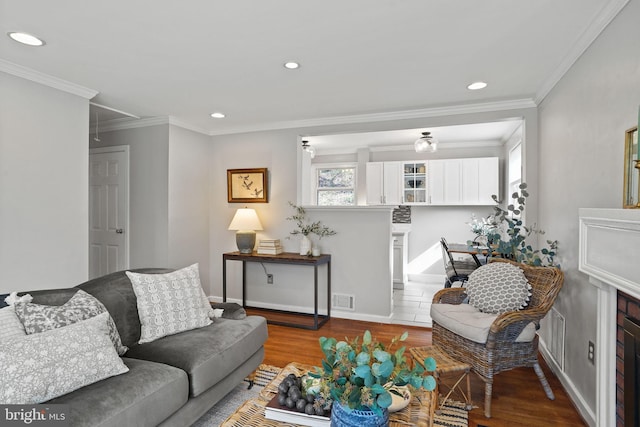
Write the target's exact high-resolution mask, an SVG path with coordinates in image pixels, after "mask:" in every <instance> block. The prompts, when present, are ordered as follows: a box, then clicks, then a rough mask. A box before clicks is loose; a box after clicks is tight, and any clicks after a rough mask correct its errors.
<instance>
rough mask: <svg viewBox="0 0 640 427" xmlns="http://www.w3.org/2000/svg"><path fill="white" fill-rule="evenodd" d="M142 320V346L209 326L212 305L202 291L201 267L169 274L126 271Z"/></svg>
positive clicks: (188, 268) (192, 266)
mask: <svg viewBox="0 0 640 427" xmlns="http://www.w3.org/2000/svg"><path fill="white" fill-rule="evenodd" d="M127 276H129V279H130V280H131V283H132V284H133V291H134V292H135V294H136V298H137V305H138V315H139V316H140V325H141V326H142V328H141V332H140V341H139V343H140V344H143V343H146V342H151V341H155V340H157V339H158V338H162V337H164V336H167V335H173V334H177V333H178V332H183V331H188V330H190V329H196V328H201V327H203V326H207V325H210V324H211V323H212V322H211V319H210V318H209V315H210V314H211V315H212V314H213V310H212V308H211V304H210V303H209V300H208V299H207V296H206V295H205V294H204V291H203V290H202V285H201V284H200V274H199V272H198V264H193V265H190V266H189V267H185V268H183V269H181V270H177V271H174V272H171V273H166V274H140V273H132V272H130V271H127Z"/></svg>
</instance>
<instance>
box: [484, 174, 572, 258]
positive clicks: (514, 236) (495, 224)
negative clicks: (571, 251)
mask: <svg viewBox="0 0 640 427" xmlns="http://www.w3.org/2000/svg"><path fill="white" fill-rule="evenodd" d="M491 197H492V198H493V200H494V201H495V202H496V205H495V206H494V208H493V209H494V213H493V214H492V215H490V216H489V217H488V218H487V220H486V221H485V223H487V224H490V226H489V227H488V230H487V231H486V239H487V242H488V244H489V245H491V247H492V248H493V251H494V252H498V253H499V254H500V255H502V256H503V257H505V258H510V259H513V260H515V261H518V262H522V263H524V264H529V265H534V266H554V267H560V265H559V264H557V263H556V260H555V256H556V253H557V249H558V241H557V240H547V241H546V246H545V247H543V248H541V249H534V248H533V246H532V245H531V244H529V243H528V242H527V238H528V237H529V236H531V235H536V234H537V235H543V234H545V232H544V231H543V230H540V229H539V228H537V226H536V224H534V225H533V226H531V227H527V226H525V225H524V224H523V221H522V213H523V212H524V209H525V205H526V201H527V197H529V193H528V192H527V184H525V183H522V184H520V186H519V189H518V191H516V192H514V193H513V194H512V195H511V198H512V200H513V201H512V203H510V204H509V205H508V206H507V209H506V210H505V209H503V208H502V206H501V205H500V202H499V201H498V197H497V196H496V195H495V194H494V195H492V196H491Z"/></svg>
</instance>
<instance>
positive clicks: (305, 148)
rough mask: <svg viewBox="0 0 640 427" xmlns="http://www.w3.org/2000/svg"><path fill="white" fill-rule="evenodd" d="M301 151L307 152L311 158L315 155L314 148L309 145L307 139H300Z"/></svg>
mask: <svg viewBox="0 0 640 427" xmlns="http://www.w3.org/2000/svg"><path fill="white" fill-rule="evenodd" d="M302 151H306V152H307V153H309V156H310V157H311V158H312V159H313V158H314V157H315V156H316V149H315V148H313V147H312V146H310V145H309V141H306V140H303V141H302Z"/></svg>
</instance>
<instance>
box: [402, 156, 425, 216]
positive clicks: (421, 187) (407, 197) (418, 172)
mask: <svg viewBox="0 0 640 427" xmlns="http://www.w3.org/2000/svg"><path fill="white" fill-rule="evenodd" d="M401 172H402V204H405V205H424V204H426V203H427V196H428V194H427V162H426V161H422V162H404V163H403V164H402V171H401Z"/></svg>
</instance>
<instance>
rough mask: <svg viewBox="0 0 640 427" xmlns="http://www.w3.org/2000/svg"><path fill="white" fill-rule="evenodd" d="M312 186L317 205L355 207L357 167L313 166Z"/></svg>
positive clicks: (342, 165)
mask: <svg viewBox="0 0 640 427" xmlns="http://www.w3.org/2000/svg"><path fill="white" fill-rule="evenodd" d="M312 185H313V187H314V188H313V197H314V199H315V200H314V202H315V204H316V205H319V206H341V205H355V204H356V165H352V164H348V165H344V164H341V165H321V164H318V165H313V182H312Z"/></svg>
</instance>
